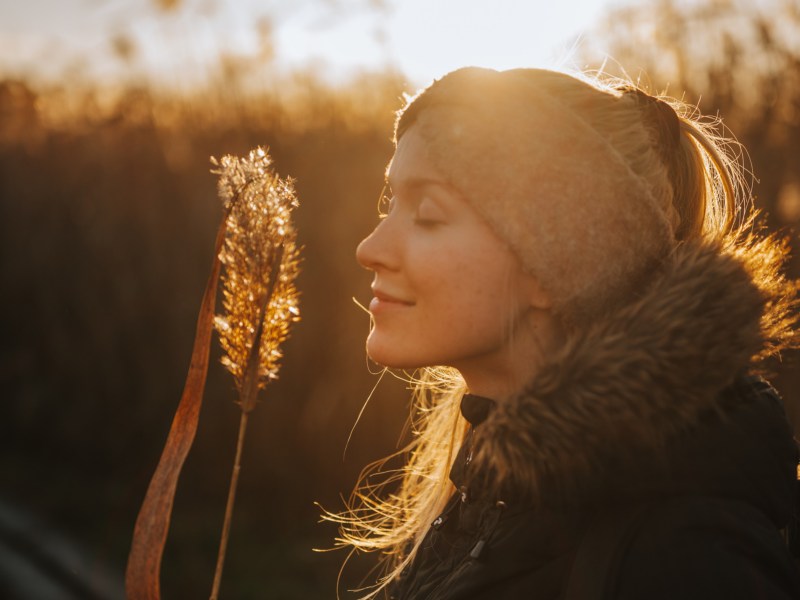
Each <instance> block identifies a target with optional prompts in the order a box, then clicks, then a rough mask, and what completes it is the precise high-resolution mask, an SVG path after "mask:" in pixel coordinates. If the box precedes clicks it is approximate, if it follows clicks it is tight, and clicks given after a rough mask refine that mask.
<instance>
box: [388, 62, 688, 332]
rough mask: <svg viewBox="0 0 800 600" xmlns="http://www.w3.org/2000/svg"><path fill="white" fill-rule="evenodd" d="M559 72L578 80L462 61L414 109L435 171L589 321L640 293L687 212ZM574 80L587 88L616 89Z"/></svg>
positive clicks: (557, 300) (563, 305)
mask: <svg viewBox="0 0 800 600" xmlns="http://www.w3.org/2000/svg"><path fill="white" fill-rule="evenodd" d="M553 76H557V77H569V76H567V75H562V74H554V73H552V72H549V71H538V70H532V69H529V70H517V71H506V72H501V73H498V72H496V71H490V70H485V69H476V68H468V69H461V70H459V71H455V72H453V73H450V74H449V75H447V76H445V77H444V78H442V79H440V80H439V81H437V82H435V83H434V84H433V85H432V86H431V87H429V88H428V89H427V90H425V91H424V92H423V93H422V94H421V95H420V96H419V97H418V98H417V99H415V100H414V101H413V102H412V103H411V105H410V107H409V108H407V109H406V111H407V112H408V111H409V110H411V111H418V112H416V113H415V114H413V123H414V124H415V125H416V126H417V127H418V129H419V132H420V134H421V135H422V137H423V139H424V140H425V141H426V143H427V147H428V151H429V154H430V159H431V160H432V161H433V163H434V164H435V165H436V167H437V168H438V169H439V170H440V171H441V172H442V173H443V175H445V176H446V177H447V178H448V179H449V180H450V182H451V183H452V184H453V185H454V186H456V187H457V188H458V189H459V190H460V191H461V192H462V193H463V194H464V195H465V196H466V197H467V199H468V200H469V201H470V202H471V203H472V205H473V206H474V207H475V208H476V209H477V210H478V212H479V213H480V214H481V215H483V217H484V218H485V219H486V220H487V221H488V222H489V223H490V224H491V226H492V227H493V228H494V230H495V232H496V233H497V234H498V235H499V236H500V237H501V238H502V239H504V240H506V241H507V242H508V244H509V245H510V246H511V248H512V249H513V250H514V251H515V252H516V253H517V254H518V255H519V257H520V258H521V260H522V262H523V264H524V266H525V267H526V269H528V270H529V271H530V272H531V273H533V274H534V275H535V276H536V277H537V278H538V279H539V281H540V282H541V283H542V285H543V286H544V288H545V289H546V290H547V291H548V292H549V293H550V295H551V297H552V299H553V301H554V304H555V305H556V308H557V309H559V310H561V311H562V312H563V313H565V314H566V315H569V316H571V317H573V318H575V319H576V320H580V319H582V318H584V317H590V316H592V315H595V314H597V313H598V312H599V311H601V310H602V309H603V307H605V306H607V305H608V303H609V302H618V301H619V300H620V299H621V298H624V296H625V295H627V294H630V293H632V292H633V291H634V290H635V287H636V285H637V282H638V281H639V280H640V278H641V277H642V276H643V275H644V274H645V272H646V271H647V270H649V269H650V268H651V267H652V265H653V264H654V263H655V262H656V261H658V260H659V259H660V258H661V257H662V256H663V255H664V253H665V252H667V251H668V250H669V248H671V247H672V245H673V244H674V241H673V240H674V228H675V226H676V218H677V217H676V214H675V210H674V208H673V207H672V205H671V203H668V204H667V205H663V204H664V202H663V201H658V200H657V199H656V197H655V196H654V194H653V193H652V191H651V189H650V186H649V185H648V183H647V182H645V181H644V180H643V179H642V178H641V177H639V176H637V175H636V174H635V173H634V172H633V171H632V170H631V168H630V166H629V165H628V164H627V163H626V161H625V160H624V159H623V157H622V156H621V155H620V154H619V153H618V152H617V151H616V150H615V147H614V145H613V144H612V143H611V142H610V141H609V140H608V139H606V138H605V137H603V136H601V135H600V134H599V133H598V132H597V131H596V130H595V129H594V128H593V127H592V126H591V125H589V124H588V123H587V121H586V120H585V119H584V118H582V116H581V115H580V114H579V113H578V111H575V110H573V109H571V108H568V107H567V106H565V104H564V103H563V102H560V101H559V97H558V95H557V94H556V91H557V90H555V91H554V90H553V89H552V85H548V79H549V78H552V77H553ZM575 83H576V84H577V85H579V86H585V87H586V88H587V89H586V93H587V94H601V93H607V92H602V91H599V90H596V89H594V88H591V87H590V86H589V85H588V84H585V83H583V82H580V81H577V80H576V81H575ZM587 101H591V98H590V97H589V98H587ZM416 103H420V106H418V107H416V108H414V104H416ZM402 121H403V117H402V116H401V119H400V126H401V127H402ZM621 129H622V128H621ZM399 134H402V129H401V130H399Z"/></svg>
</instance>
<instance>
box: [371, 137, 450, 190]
mask: <svg viewBox="0 0 800 600" xmlns="http://www.w3.org/2000/svg"><path fill="white" fill-rule="evenodd" d="M386 178H387V179H388V181H389V183H391V184H392V185H402V184H403V183H406V182H408V181H410V180H429V181H431V182H438V183H442V184H446V183H447V178H446V177H445V176H444V175H443V174H442V173H441V171H439V169H437V168H436V166H435V165H434V163H433V161H432V160H431V155H430V153H429V151H428V148H427V144H426V142H425V140H424V139H423V137H422V135H421V134H420V132H419V128H418V127H417V126H416V125H414V126H412V127H411V128H410V129H409V130H408V131H406V133H405V134H404V135H403V137H401V138H400V140H399V141H398V143H397V148H396V149H395V152H394V156H393V157H392V160H391V161H390V162H389V165H388V166H387V167H386Z"/></svg>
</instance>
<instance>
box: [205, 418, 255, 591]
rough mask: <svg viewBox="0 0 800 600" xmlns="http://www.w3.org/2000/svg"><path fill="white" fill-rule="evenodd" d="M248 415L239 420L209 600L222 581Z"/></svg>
mask: <svg viewBox="0 0 800 600" xmlns="http://www.w3.org/2000/svg"><path fill="white" fill-rule="evenodd" d="M249 415H250V413H249V412H247V411H244V410H243V411H242V417H241V419H239V438H238V440H237V442H236V459H235V460H234V462H233V473H232V474H231V485H230V488H228V504H227V506H226V507H225V522H224V524H223V525H222V539H221V540H220V542H219V553H218V554H217V568H216V569H215V571H214V585H213V586H212V588H211V596H210V598H209V600H217V598H218V597H219V585H220V582H221V581H222V568H223V566H224V565H225V553H226V552H227V549H228V536H229V535H230V530H231V518H232V517H233V505H234V502H235V501H236V488H237V486H238V485H239V471H241V468H242V464H241V461H242V447H243V446H244V435H245V432H246V430H247V418H248V416H249Z"/></svg>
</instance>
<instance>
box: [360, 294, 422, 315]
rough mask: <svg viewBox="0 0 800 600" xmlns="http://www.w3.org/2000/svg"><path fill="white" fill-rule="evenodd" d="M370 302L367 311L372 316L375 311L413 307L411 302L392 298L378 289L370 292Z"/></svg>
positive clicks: (396, 297) (395, 297)
mask: <svg viewBox="0 0 800 600" xmlns="http://www.w3.org/2000/svg"><path fill="white" fill-rule="evenodd" d="M372 295H373V298H372V301H371V302H370V303H369V311H370V312H371V313H372V314H373V315H374V314H375V313H376V311H382V310H390V309H395V308H406V307H409V306H414V303H413V302H409V301H408V300H404V299H403V298H400V297H398V296H393V295H392V294H388V293H386V292H384V291H382V290H379V289H373V290H372Z"/></svg>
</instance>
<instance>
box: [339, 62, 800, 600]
mask: <svg viewBox="0 0 800 600" xmlns="http://www.w3.org/2000/svg"><path fill="white" fill-rule="evenodd" d="M395 142H396V152H395V155H394V158H393V160H392V162H391V164H390V167H389V170H388V181H387V183H388V186H389V187H390V190H391V193H390V194H389V195H390V200H389V201H388V210H387V212H386V214H385V215H384V216H383V219H382V220H381V222H380V223H379V225H378V226H377V227H376V229H375V231H374V232H373V233H372V234H371V235H370V236H369V237H367V238H366V239H365V240H364V241H363V242H362V243H361V244H360V246H359V248H358V251H357V258H358V261H359V262H360V263H361V265H362V266H364V267H365V268H367V269H369V270H370V271H371V272H373V274H374V279H373V283H372V290H373V295H374V298H373V299H372V302H371V303H370V307H369V308H370V313H371V315H372V319H373V327H372V329H371V332H370V334H369V338H368V340H367V351H368V354H369V356H370V357H371V358H372V359H373V360H374V361H376V362H377V363H379V364H382V365H385V366H386V367H390V368H396V369H422V371H421V373H422V375H421V377H420V379H419V381H417V382H416V383H417V393H416V398H415V401H416V402H417V406H416V408H417V411H416V414H417V419H416V423H415V435H414V439H413V441H412V442H411V444H410V445H409V447H408V448H407V449H406V454H405V456H406V464H405V466H404V468H403V469H402V471H401V472H400V473H399V474H397V475H391V474H387V475H386V478H385V480H384V483H383V484H382V485H375V484H374V483H372V482H373V481H374V479H373V477H374V475H373V477H370V479H366V478H365V479H364V485H363V486H362V488H361V489H359V490H356V493H355V494H354V498H353V505H352V507H351V510H350V512H349V513H348V514H346V515H343V516H340V517H339V520H340V522H342V533H343V541H344V542H345V543H347V544H350V545H352V546H354V547H355V548H356V549H366V550H370V549H380V550H382V551H383V552H384V553H386V554H387V556H388V557H389V568H388V570H387V574H386V576H385V577H384V578H382V579H381V580H380V581H379V582H378V584H377V585H376V587H375V588H373V590H372V594H374V595H379V594H381V595H385V596H386V597H391V598H398V599H406V598H415V599H416V598H431V599H432V598H436V599H445V598H447V599H451V598H452V599H455V598H487V599H488V598H492V599H497V598H537V599H549V598H553V599H555V598H570V599H571V598H584V599H587V598H595V597H596V598H601V597H605V598H624V599H633V598H648V599H653V598H665V599H666V598H670V599H674V598H682V599H687V598H690V599H695V598H697V599H700V598H702V599H708V598H800V574H798V571H797V569H796V567H795V565H794V563H793V562H792V558H791V555H790V554H789V552H788V551H787V549H786V545H785V543H784V540H783V539H782V537H781V533H780V531H779V530H780V529H781V528H784V527H786V525H787V523H788V522H789V519H790V517H791V515H792V511H793V503H794V489H795V473H796V465H797V453H796V448H795V445H794V443H793V440H792V436H791V433H790V431H789V428H788V425H787V422H786V419H785V416H784V413H783V409H782V407H781V404H780V401H779V399H778V398H777V395H776V393H775V391H774V390H773V389H772V388H771V387H770V386H769V385H768V384H767V383H766V382H765V381H764V380H763V379H760V378H758V377H756V376H755V375H754V373H756V372H757V371H758V370H759V368H760V367H761V366H762V365H763V361H764V360H765V359H767V358H769V357H771V356H774V355H776V354H777V353H778V352H780V351H781V350H782V349H785V348H788V347H792V346H795V345H796V340H797V335H796V332H795V329H794V327H795V324H794V317H793V316H791V311H792V310H793V309H794V307H795V303H796V297H795V296H796V292H795V287H794V284H793V283H792V282H789V281H787V280H786V279H784V278H783V276H782V275H781V274H780V272H779V269H780V267H781V264H782V262H783V260H784V258H785V247H784V244H782V243H780V242H777V241H776V240H775V239H772V238H768V237H764V236H760V235H758V233H757V232H753V227H752V219H751V216H752V215H751V214H750V212H748V211H749V210H750V209H749V205H748V204H747V200H748V198H747V190H746V188H745V187H744V186H743V185H742V181H741V177H740V170H738V168H737V166H736V165H735V163H734V161H732V160H731V159H730V158H729V157H728V155H727V154H726V152H725V147H726V144H729V143H730V142H728V141H726V140H723V139H720V138H718V137H715V135H714V133H713V131H712V129H711V128H710V127H709V126H707V125H705V124H704V123H702V122H701V121H699V120H698V119H696V118H693V117H692V116H691V114H690V111H689V109H688V108H687V107H685V106H682V105H680V104H679V103H676V102H674V101H669V102H668V101H666V100H663V99H659V98H655V97H652V96H650V95H648V94H646V93H645V92H643V91H640V90H639V89H637V88H635V87H633V86H631V85H620V84H616V85H608V84H603V83H601V82H597V81H592V82H588V81H583V80H580V79H578V78H575V77H572V76H568V75H565V74H561V73H555V72H550V71H544V70H536V69H519V70H512V71H505V72H496V71H492V70H486V69H478V68H466V69H461V70H458V71H455V72H453V73H450V74H448V75H446V76H445V77H443V78H442V79H440V80H439V81H436V82H435V83H434V84H432V85H431V86H430V87H429V88H427V89H426V90H424V91H423V92H421V93H420V94H419V95H418V96H417V97H416V98H414V99H412V100H411V101H410V102H409V103H408V105H407V106H406V108H405V109H404V110H402V111H401V113H400V115H399V118H398V121H397V126H396V132H395Z"/></svg>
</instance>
